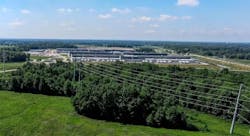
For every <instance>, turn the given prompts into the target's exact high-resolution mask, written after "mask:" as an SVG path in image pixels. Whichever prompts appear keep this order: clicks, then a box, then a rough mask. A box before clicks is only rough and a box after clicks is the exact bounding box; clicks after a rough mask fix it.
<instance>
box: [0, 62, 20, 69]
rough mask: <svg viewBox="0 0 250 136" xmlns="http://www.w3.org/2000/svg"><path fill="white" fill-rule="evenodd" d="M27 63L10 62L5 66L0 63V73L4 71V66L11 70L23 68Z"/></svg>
mask: <svg viewBox="0 0 250 136" xmlns="http://www.w3.org/2000/svg"><path fill="white" fill-rule="evenodd" d="M24 63H25V62H8V63H5V64H4V65H3V63H0V71H2V70H3V66H4V67H5V70H10V69H17V68H18V67H21V66H22V65H23V64H24Z"/></svg>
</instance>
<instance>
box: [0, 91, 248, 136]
mask: <svg viewBox="0 0 250 136" xmlns="http://www.w3.org/2000/svg"><path fill="white" fill-rule="evenodd" d="M0 100H1V102H0V135H1V136H12V135H13V136H31V135H32V136H33V135H36V136H51V135H55V136H69V135H70V136H76V135H79V136H116V135H118V136H123V135H124V136H128V135H130V136H150V135H155V136H226V135H228V131H229V127H230V122H227V121H225V120H222V119H217V118H215V117H213V116H210V115H206V114H198V113H197V112H196V113H194V112H192V111H189V112H188V114H192V115H193V116H194V117H195V118H194V119H192V121H193V124H196V125H200V126H201V127H203V125H204V124H203V123H201V122H206V123H207V129H208V130H207V131H200V132H190V131H184V130H170V129H164V128H151V127H146V126H135V125H124V124H120V123H112V122H105V121H99V120H94V119H90V118H87V117H84V116H80V115H77V114H76V112H75V111H74V108H73V106H72V104H71V102H70V98H65V97H56V96H44V95H34V94H20V93H13V92H7V91H0ZM248 131H249V126H245V125H239V124H237V125H236V135H237V136H249V133H248Z"/></svg>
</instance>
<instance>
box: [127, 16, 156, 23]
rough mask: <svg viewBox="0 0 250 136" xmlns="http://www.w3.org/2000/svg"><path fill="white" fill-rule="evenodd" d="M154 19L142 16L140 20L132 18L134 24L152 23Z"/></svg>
mask: <svg viewBox="0 0 250 136" xmlns="http://www.w3.org/2000/svg"><path fill="white" fill-rule="evenodd" d="M152 20H153V19H152V18H151V17H148V16H141V17H138V18H132V22H149V21H152Z"/></svg>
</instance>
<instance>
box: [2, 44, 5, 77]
mask: <svg viewBox="0 0 250 136" xmlns="http://www.w3.org/2000/svg"><path fill="white" fill-rule="evenodd" d="M2 51H3V56H2V57H3V78H4V75H5V51H4V48H3V50H2Z"/></svg>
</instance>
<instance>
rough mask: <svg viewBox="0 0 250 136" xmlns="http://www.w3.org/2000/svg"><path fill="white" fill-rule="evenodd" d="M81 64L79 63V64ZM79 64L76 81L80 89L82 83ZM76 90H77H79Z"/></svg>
mask: <svg viewBox="0 0 250 136" xmlns="http://www.w3.org/2000/svg"><path fill="white" fill-rule="evenodd" d="M80 66H81V65H80ZM80 66H79V67H78V70H79V71H78V83H79V85H80V87H79V90H81V89H82V83H81V68H80ZM79 90H78V91H79Z"/></svg>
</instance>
